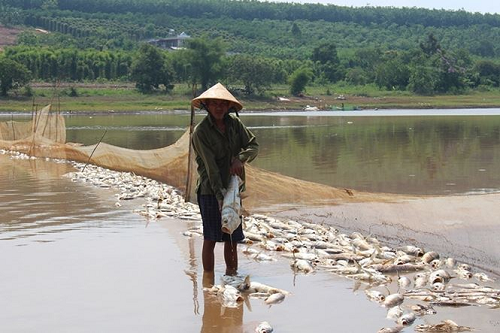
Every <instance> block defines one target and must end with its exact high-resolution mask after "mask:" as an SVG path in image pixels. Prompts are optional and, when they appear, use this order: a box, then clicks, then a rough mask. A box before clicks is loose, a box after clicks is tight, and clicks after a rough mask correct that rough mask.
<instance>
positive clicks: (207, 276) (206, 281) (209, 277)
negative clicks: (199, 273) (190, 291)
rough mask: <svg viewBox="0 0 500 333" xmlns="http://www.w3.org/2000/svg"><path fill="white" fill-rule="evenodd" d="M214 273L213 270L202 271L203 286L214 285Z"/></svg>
mask: <svg viewBox="0 0 500 333" xmlns="http://www.w3.org/2000/svg"><path fill="white" fill-rule="evenodd" d="M214 280H215V274H214V271H211V272H210V271H204V272H203V283H202V284H203V288H211V287H213V285H214V283H215V282H214Z"/></svg>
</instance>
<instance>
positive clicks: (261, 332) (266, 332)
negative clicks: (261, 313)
mask: <svg viewBox="0 0 500 333" xmlns="http://www.w3.org/2000/svg"><path fill="white" fill-rule="evenodd" d="M273 331H274V330H273V327H272V326H271V325H270V324H269V323H268V322H267V321H263V322H261V323H260V324H259V325H258V326H257V327H256V328H255V333H272V332H273Z"/></svg>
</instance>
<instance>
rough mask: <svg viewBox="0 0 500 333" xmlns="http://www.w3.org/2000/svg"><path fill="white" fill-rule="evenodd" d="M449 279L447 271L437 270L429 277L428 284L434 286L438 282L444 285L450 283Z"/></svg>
mask: <svg viewBox="0 0 500 333" xmlns="http://www.w3.org/2000/svg"><path fill="white" fill-rule="evenodd" d="M450 278H451V277H450V274H449V273H448V272H447V271H445V270H444V269H439V270H437V271H434V272H432V273H431V274H430V275H429V283H430V284H434V283H438V282H440V283H443V284H445V283H448V281H450Z"/></svg>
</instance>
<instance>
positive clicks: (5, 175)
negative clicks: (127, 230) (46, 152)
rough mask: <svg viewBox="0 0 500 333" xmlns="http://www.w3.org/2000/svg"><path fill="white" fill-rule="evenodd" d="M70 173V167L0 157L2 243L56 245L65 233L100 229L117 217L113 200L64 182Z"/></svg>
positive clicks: (63, 164) (46, 162)
mask: <svg viewBox="0 0 500 333" xmlns="http://www.w3.org/2000/svg"><path fill="white" fill-rule="evenodd" d="M70 171H74V169H73V168H72V166H71V165H70V164H68V163H55V162H52V161H45V160H43V159H27V160H18V159H16V160H13V159H11V157H10V155H4V154H0V201H1V202H2V205H0V216H1V219H0V240H14V239H20V238H28V237H34V239H35V240H36V241H52V240H53V239H54V238H55V237H58V234H59V233H61V232H65V231H71V230H76V229H85V228H88V227H89V226H92V225H93V226H99V225H100V223H99V222H97V223H95V222H93V221H100V220H106V219H111V218H113V216H115V215H116V214H117V212H112V211H110V206H111V204H112V202H111V201H110V199H109V197H107V198H104V197H102V196H101V195H102V194H99V193H98V192H95V191H94V190H93V189H92V188H90V189H89V188H88V187H82V186H81V185H78V184H76V183H73V182H71V180H70V179H66V178H61V176H62V175H63V174H65V173H68V172H70ZM105 202H107V204H103V203H105Z"/></svg>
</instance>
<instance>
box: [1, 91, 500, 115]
mask: <svg viewBox="0 0 500 333" xmlns="http://www.w3.org/2000/svg"><path fill="white" fill-rule="evenodd" d="M71 87H72V88H73V91H76V95H77V96H74V97H71V96H70V93H71ZM31 91H32V93H33V97H26V96H24V95H23V94H22V92H21V91H20V92H18V93H17V95H16V94H11V95H9V97H7V98H5V97H2V98H0V112H31V110H32V109H35V108H36V109H40V108H42V107H43V106H45V105H47V104H53V105H54V106H55V107H56V108H58V109H60V110H62V111H72V112H96V111H99V112H100V111H103V112H106V111H111V110H112V111H120V112H127V111H154V110H189V108H190V99H191V90H190V89H189V87H187V85H177V86H175V88H174V89H173V91H172V92H170V93H169V94H165V93H153V94H147V95H144V94H141V93H139V92H138V91H137V90H136V89H134V87H133V85H131V84H117V85H115V86H113V85H112V84H102V85H99V84H87V85H83V84H82V85H76V84H75V85H72V84H68V85H66V86H65V87H63V88H59V89H54V88H52V87H50V86H40V87H37V86H34V87H33V88H31ZM342 96H343V97H344V98H345V99H341V98H343V97H342ZM236 97H237V98H238V99H239V100H240V101H241V102H242V103H243V105H245V109H246V110H297V109H303V108H304V107H306V106H307V105H309V106H317V107H318V108H320V109H326V110H330V109H335V108H339V107H341V105H342V103H344V105H345V106H346V107H354V106H355V107H358V108H361V109H376V108H378V109H394V108H402V109H423V108H473V107H477V108H490V107H500V89H492V90H487V89H483V90H481V91H479V90H476V91H471V92H468V93H466V94H462V95H451V94H450V95H436V96H418V95H414V94H411V93H409V92H406V91H386V90H380V89H378V88H377V87H376V86H372V85H366V86H358V87H355V86H348V85H342V84H337V85H330V86H311V87H307V90H306V93H305V95H304V96H303V97H293V96H290V94H289V92H288V86H286V85H276V86H273V87H272V88H271V89H269V90H268V91H267V92H266V93H265V94H264V96H253V97H248V96H239V95H237V96H236ZM277 97H284V98H286V99H288V101H279V100H278V98H277Z"/></svg>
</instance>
